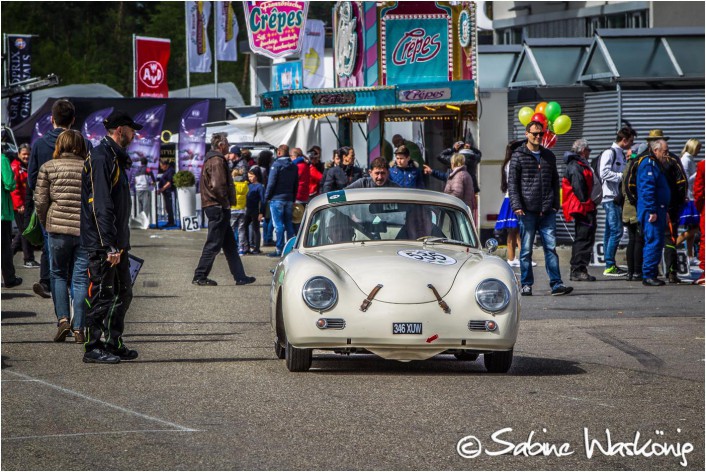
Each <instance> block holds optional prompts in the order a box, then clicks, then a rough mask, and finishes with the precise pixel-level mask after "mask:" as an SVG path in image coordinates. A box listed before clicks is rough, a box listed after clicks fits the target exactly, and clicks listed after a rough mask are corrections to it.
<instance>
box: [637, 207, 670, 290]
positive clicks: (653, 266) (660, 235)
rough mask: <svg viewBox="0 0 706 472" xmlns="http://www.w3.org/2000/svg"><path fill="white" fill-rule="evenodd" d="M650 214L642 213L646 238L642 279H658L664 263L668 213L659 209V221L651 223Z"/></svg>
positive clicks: (643, 249) (641, 220)
mask: <svg viewBox="0 0 706 472" xmlns="http://www.w3.org/2000/svg"><path fill="white" fill-rule="evenodd" d="M649 219H650V214H649V213H648V212H646V211H642V212H641V213H640V225H641V226H642V234H643V236H644V238H645V245H644V246H643V248H642V279H643V280H644V279H656V278H657V275H659V263H660V262H661V261H662V250H663V249H664V232H665V231H666V229H667V211H666V210H665V209H663V208H658V209H657V221H655V222H654V223H650V222H649Z"/></svg>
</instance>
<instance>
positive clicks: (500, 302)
mask: <svg viewBox="0 0 706 472" xmlns="http://www.w3.org/2000/svg"><path fill="white" fill-rule="evenodd" d="M476 303H478V306H479V307H480V308H481V309H482V310H483V311H486V312H488V313H498V312H500V311H503V310H504V309H505V308H507V306H508V304H509V303H510V289H508V288H507V285H505V284H504V283H503V282H501V281H500V280H498V279H485V280H484V281H482V282H481V283H479V284H478V286H477V287H476Z"/></svg>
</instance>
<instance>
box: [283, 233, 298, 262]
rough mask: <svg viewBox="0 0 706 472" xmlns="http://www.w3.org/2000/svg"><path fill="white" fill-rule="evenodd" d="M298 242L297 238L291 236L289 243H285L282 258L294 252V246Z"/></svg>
mask: <svg viewBox="0 0 706 472" xmlns="http://www.w3.org/2000/svg"><path fill="white" fill-rule="evenodd" d="M296 244H297V238H296V237H294V238H289V241H287V244H285V245H284V249H283V250H282V258H284V257H285V256H286V255H287V254H289V253H290V252H292V249H294V246H296Z"/></svg>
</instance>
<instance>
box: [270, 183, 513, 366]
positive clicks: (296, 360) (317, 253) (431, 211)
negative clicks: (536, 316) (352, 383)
mask: <svg viewBox="0 0 706 472" xmlns="http://www.w3.org/2000/svg"><path fill="white" fill-rule="evenodd" d="M471 221H472V218H471V213H470V209H469V208H468V206H467V205H466V204H465V203H463V202H462V201H461V200H459V199H457V198H455V197H452V196H449V195H445V194H443V193H440V192H431V191H425V190H409V189H394V188H380V189H356V190H341V191H338V192H329V193H328V194H324V195H320V196H318V197H316V198H314V199H312V200H311V202H310V203H309V205H308V206H307V209H306V212H305V214H304V216H303V218H302V222H301V228H300V231H299V233H298V235H297V237H296V238H292V239H291V240H290V241H289V242H288V244H287V245H286V248H285V251H284V257H283V258H282V259H281V260H280V262H279V264H278V265H277V267H276V269H275V271H274V277H273V280H272V288H271V293H270V301H271V306H270V318H271V322H272V328H273V330H274V334H275V343H274V344H275V352H276V354H277V356H278V358H280V359H286V364H287V368H288V369H289V370H290V371H306V370H308V369H309V368H310V367H311V363H312V353H313V350H314V349H318V350H329V351H334V352H337V353H343V354H352V353H373V354H376V355H378V356H380V357H383V358H385V359H396V360H399V361H411V360H423V359H428V358H430V357H433V356H435V355H438V354H442V353H445V354H454V355H455V356H456V357H457V358H458V359H459V360H467V361H474V360H476V359H477V358H478V356H479V355H480V354H483V361H484V364H485V367H486V369H487V370H488V371H489V372H495V373H503V372H507V371H508V370H509V369H510V366H511V364H512V356H513V347H514V345H515V340H516V339H517V331H518V327H519V321H520V297H519V288H518V284H517V279H516V278H515V275H514V273H513V271H512V269H511V268H510V267H509V266H508V264H507V263H506V262H505V261H503V260H502V259H500V258H498V257H496V256H492V255H491V254H490V253H491V252H492V250H493V249H494V247H490V248H489V249H490V250H489V251H487V252H484V251H483V250H481V248H480V246H479V242H478V241H479V240H478V236H477V234H476V232H475V229H474V226H473V223H472V222H471ZM493 243H494V244H493ZM490 246H495V247H496V246H497V242H495V241H491V244H490Z"/></svg>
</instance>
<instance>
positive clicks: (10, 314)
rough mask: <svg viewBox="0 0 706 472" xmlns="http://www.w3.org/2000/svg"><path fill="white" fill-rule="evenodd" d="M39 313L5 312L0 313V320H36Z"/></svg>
mask: <svg viewBox="0 0 706 472" xmlns="http://www.w3.org/2000/svg"><path fill="white" fill-rule="evenodd" d="M36 316H37V313H35V312H34V311H3V312H2V313H0V319H3V320H10V319H15V318H35V317H36Z"/></svg>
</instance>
